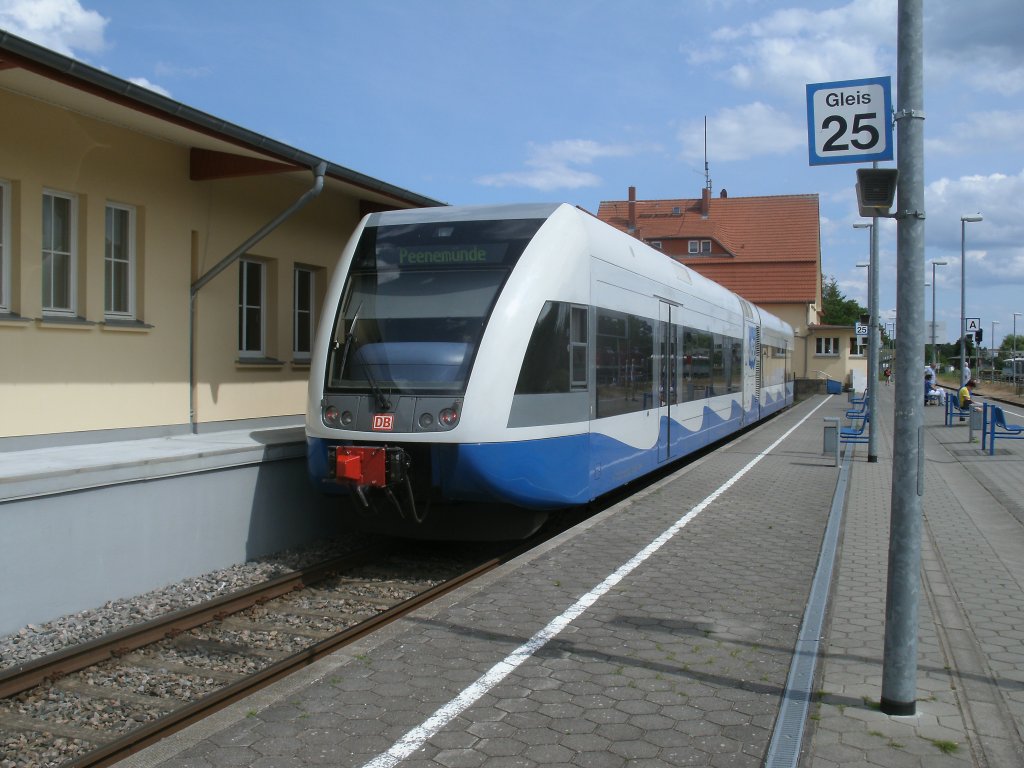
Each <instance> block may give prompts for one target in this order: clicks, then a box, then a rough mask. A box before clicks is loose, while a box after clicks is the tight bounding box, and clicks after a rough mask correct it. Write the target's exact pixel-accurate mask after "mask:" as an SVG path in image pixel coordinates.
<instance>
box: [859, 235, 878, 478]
mask: <svg viewBox="0 0 1024 768" xmlns="http://www.w3.org/2000/svg"><path fill="white" fill-rule="evenodd" d="M853 228H854V229H869V230H871V238H870V248H869V251H868V256H869V258H868V387H869V388H870V390H871V392H872V395H871V397H870V399H869V400H868V419H869V426H868V462H869V463H874V462H877V461H878V449H877V445H878V438H877V436H876V432H875V423H876V422H875V413H876V411H875V403H876V402H877V400H878V398H876V397H875V396H874V394H873V393H874V391H875V387H876V385H877V384H878V369H879V365H878V353H879V346H881V340H882V333H881V330H880V328H879V323H878V217H874V218H872V219H871V223H870V224H868V223H866V222H864V223H860V222H858V223H856V224H854V225H853Z"/></svg>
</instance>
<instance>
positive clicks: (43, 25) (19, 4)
mask: <svg viewBox="0 0 1024 768" xmlns="http://www.w3.org/2000/svg"><path fill="white" fill-rule="evenodd" d="M106 26H107V19H105V18H103V16H102V15H100V14H99V13H97V12H96V11H87V10H86V9H85V8H83V7H82V5H81V3H79V2H78V0H0V27H2V28H4V29H6V30H7V31H9V32H10V33H11V34H14V35H17V36H18V37H24V38H25V39H26V40H31V41H32V42H34V43H36V44H38V45H42V46H44V47H46V48H49V49H50V50H53V51H57V52H58V53H61V54H64V55H65V56H73V55H74V53H75V52H76V51H79V52H81V51H84V52H88V53H98V52H100V51H102V50H103V49H104V48H105V47H106V41H105V40H104V37H103V33H104V30H105V29H106Z"/></svg>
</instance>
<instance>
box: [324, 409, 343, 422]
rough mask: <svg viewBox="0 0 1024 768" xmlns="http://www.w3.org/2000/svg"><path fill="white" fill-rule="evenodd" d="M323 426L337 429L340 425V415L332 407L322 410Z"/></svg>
mask: <svg viewBox="0 0 1024 768" xmlns="http://www.w3.org/2000/svg"><path fill="white" fill-rule="evenodd" d="M324 424H326V425H327V426H328V427H337V426H338V425H339V424H340V414H339V413H338V409H337V408H335V407H334V406H333V405H328V406H327V407H326V408H324Z"/></svg>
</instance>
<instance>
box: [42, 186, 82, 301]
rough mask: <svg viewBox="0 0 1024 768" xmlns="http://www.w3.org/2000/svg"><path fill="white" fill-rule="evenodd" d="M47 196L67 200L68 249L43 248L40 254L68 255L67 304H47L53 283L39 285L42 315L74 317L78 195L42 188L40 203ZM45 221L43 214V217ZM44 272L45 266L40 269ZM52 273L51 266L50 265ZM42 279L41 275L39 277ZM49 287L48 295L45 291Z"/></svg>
mask: <svg viewBox="0 0 1024 768" xmlns="http://www.w3.org/2000/svg"><path fill="white" fill-rule="evenodd" d="M47 198H60V199H63V200H67V201H68V233H67V236H68V250H67V251H66V252H65V251H54V250H53V249H45V248H43V249H42V251H41V256H42V259H43V261H44V262H45V261H46V257H47V254H49V255H50V256H51V260H52V257H53V256H55V255H58V254H60V255H65V256H67V257H68V276H67V279H68V304H69V306H67V307H54V306H48V304H49V302H50V301H52V296H53V285H52V283H51V285H49V286H47V285H45V284H42V285H41V288H42V294H43V307H42V309H43V317H75V316H77V315H78V196H77V195H73V194H71V193H69V192H58V191H57V190H54V189H43V200H42V203H43V205H44V206H45V205H46V201H47ZM43 219H44V221H45V216H44V217H43ZM43 242H44V243H45V242H46V233H45V231H44V232H43ZM42 271H43V274H45V272H46V270H45V268H44V269H43V270H42ZM51 274H52V266H51ZM40 279H42V277H41V278H40ZM48 289H49V296H48V295H47V291H48Z"/></svg>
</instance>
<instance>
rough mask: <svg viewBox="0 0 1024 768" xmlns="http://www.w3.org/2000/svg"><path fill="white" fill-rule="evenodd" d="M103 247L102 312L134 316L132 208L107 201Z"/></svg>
mask: <svg viewBox="0 0 1024 768" xmlns="http://www.w3.org/2000/svg"><path fill="white" fill-rule="evenodd" d="M105 227H106V237H105V242H104V249H103V315H104V317H106V318H108V319H114V320H134V319H135V209H134V208H133V207H131V206H127V205H118V204H115V203H108V204H107V208H106V222H105Z"/></svg>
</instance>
